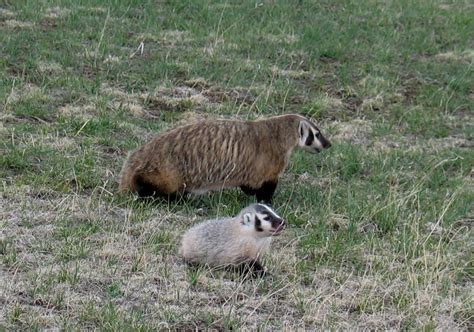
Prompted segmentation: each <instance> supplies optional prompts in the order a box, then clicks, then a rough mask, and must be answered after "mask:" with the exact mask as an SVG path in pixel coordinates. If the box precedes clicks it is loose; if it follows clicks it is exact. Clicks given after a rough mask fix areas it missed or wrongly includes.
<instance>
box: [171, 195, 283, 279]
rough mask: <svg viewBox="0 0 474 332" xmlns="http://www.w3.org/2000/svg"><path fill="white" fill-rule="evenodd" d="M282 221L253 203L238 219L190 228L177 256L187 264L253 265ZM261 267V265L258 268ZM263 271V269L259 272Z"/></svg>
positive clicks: (220, 220)
mask: <svg viewBox="0 0 474 332" xmlns="http://www.w3.org/2000/svg"><path fill="white" fill-rule="evenodd" d="M284 226H285V221H284V220H283V219H282V218H281V217H280V216H278V215H277V214H276V212H275V211H274V210H273V209H272V208H270V207H269V206H267V205H264V204H252V205H250V206H248V207H246V208H245V209H243V210H242V211H241V212H240V213H239V215H238V216H237V217H233V218H224V219H213V220H208V221H205V222H202V223H200V224H197V225H195V226H193V227H192V228H190V229H189V230H188V231H187V232H186V233H185V234H184V235H183V238H182V242H181V248H180V251H179V253H180V255H181V256H182V257H183V258H184V259H185V261H186V262H188V263H197V264H206V265H209V266H214V267H218V266H228V265H238V264H242V263H246V262H253V263H255V264H257V265H258V266H260V265H259V263H258V259H259V258H260V257H261V255H263V254H265V253H266V252H267V251H268V250H269V248H270V243H271V240H272V238H271V237H272V236H276V235H279V234H280V233H281V232H282V230H283V229H284ZM260 267H261V266H260ZM262 270H263V269H262Z"/></svg>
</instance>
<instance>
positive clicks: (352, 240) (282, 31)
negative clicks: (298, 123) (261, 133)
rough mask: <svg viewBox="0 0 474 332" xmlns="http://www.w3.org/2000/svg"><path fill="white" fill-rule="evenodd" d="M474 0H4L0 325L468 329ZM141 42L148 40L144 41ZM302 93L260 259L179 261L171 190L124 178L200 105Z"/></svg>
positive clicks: (239, 111) (200, 212)
mask: <svg viewBox="0 0 474 332" xmlns="http://www.w3.org/2000/svg"><path fill="white" fill-rule="evenodd" d="M473 18H474V7H473V6H472V4H471V3H470V2H469V1H428V0H422V1H417V2H413V1H367V2H364V1H362V2H361V1H295V2H287V1H273V2H268V1H264V2H257V3H256V2H238V1H227V2H223V3H221V2H213V1H205V2H202V1H187V2H180V1H168V2H160V1H158V2H157V1H135V0H128V1H125V0H124V1H98V0H96V1H87V0H81V1H70V0H55V1H53V0H45V1H8V0H7V1H3V2H2V3H1V4H0V72H2V73H3V74H2V75H0V118H1V122H0V179H1V180H0V191H1V192H0V229H1V231H0V262H1V265H0V304H1V305H0V308H1V309H0V328H5V329H45V328H53V329H57V328H61V329H74V330H75V329H95V328H97V329H104V330H115V329H134V330H135V329H138V330H156V329H166V328H169V329H196V328H197V329H231V328H232V329H235V328H239V327H241V328H247V329H255V328H260V329H268V328H270V329H283V328H286V329H296V328H300V329H348V328H362V329H442V330H451V329H472V328H473V323H472V322H473V317H474V310H473V306H474V302H473V300H472V298H473V296H472V278H473V269H472V261H473V256H472V250H473V247H472V243H473V233H472V225H471V224H472V220H473V210H472V202H473V201H474V194H473V181H472V176H473V174H472V169H473V165H474V154H473V153H472V147H473V139H474V138H473V132H474V131H473V125H474V122H473V120H472V119H473V118H472V110H473V108H474V103H473V91H472V86H474V75H473V66H472V65H473V52H474V50H473V48H472V45H473V39H472V31H473V30H474V19H473ZM141 46H143V48H141ZM288 112H305V113H308V114H310V115H312V116H313V117H314V118H315V119H316V120H317V122H318V124H319V126H320V128H321V130H322V131H323V132H324V133H325V134H326V136H327V137H328V138H329V139H330V140H331V142H332V143H333V146H332V148H331V149H329V150H327V151H325V152H324V153H322V154H319V155H308V154H305V153H303V152H296V153H294V154H293V156H292V158H291V161H290V164H289V167H288V169H287V170H286V172H285V173H284V175H283V176H282V178H281V179H280V184H279V186H278V189H277V192H276V197H275V201H274V206H275V208H276V209H277V210H278V212H279V213H280V214H281V215H283V216H284V217H285V218H286V219H287V220H288V222H289V224H290V227H289V228H288V229H287V230H286V231H285V232H284V234H283V235H282V236H281V237H280V238H278V239H276V241H275V242H274V246H273V250H272V252H271V253H270V255H268V257H266V258H265V261H264V263H265V264H264V265H265V266H266V267H267V269H268V270H269V272H270V273H271V275H272V276H271V278H268V279H266V280H254V281H242V280H240V279H239V278H236V276H235V275H233V274H232V273H227V272H223V271H214V270H209V269H197V270H192V269H188V268H187V267H186V266H185V265H184V264H183V263H182V261H181V260H180V258H179V256H178V254H177V249H178V246H179V241H180V236H181V235H182V233H183V232H184V230H185V229H187V228H188V227H190V226H191V225H193V224H195V223H197V222H199V221H201V220H204V219H207V218H214V217H216V216H230V215H235V214H236V213H238V211H240V209H241V208H242V207H244V206H245V205H247V204H249V203H251V202H252V199H251V198H248V197H246V196H244V195H243V194H242V193H241V192H240V191H239V190H236V189H232V190H226V191H223V192H215V193H210V194H207V195H204V196H199V197H197V196H196V197H190V198H188V199H187V200H186V201H184V202H181V203H179V204H173V203H167V202H143V201H139V200H136V199H135V198H134V197H129V196H126V195H122V194H118V193H117V177H118V174H119V172H120V169H121V166H122V164H123V162H124V160H125V159H126V156H127V153H128V152H129V151H131V150H133V149H135V148H137V147H138V146H140V145H141V144H143V143H144V142H146V141H147V140H149V139H150V138H151V137H153V135H155V134H156V133H159V132H162V131H164V130H166V129H168V128H171V127H172V126H173V125H176V124H178V123H184V122H185V121H187V120H189V119H190V118H196V117H198V118H199V117H215V116H225V117H239V118H250V119H254V118H257V117H262V116H268V115H274V114H281V113H288Z"/></svg>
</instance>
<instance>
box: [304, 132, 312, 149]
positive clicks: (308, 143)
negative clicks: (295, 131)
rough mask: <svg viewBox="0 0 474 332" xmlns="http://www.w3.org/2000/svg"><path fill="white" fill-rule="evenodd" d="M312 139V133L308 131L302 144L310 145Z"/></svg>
mask: <svg viewBox="0 0 474 332" xmlns="http://www.w3.org/2000/svg"><path fill="white" fill-rule="evenodd" d="M313 141H314V134H313V133H312V132H311V131H310V132H309V133H308V137H307V138H306V142H305V143H304V144H306V145H307V146H310V145H311V144H313Z"/></svg>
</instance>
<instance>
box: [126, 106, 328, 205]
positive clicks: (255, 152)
mask: <svg viewBox="0 0 474 332" xmlns="http://www.w3.org/2000/svg"><path fill="white" fill-rule="evenodd" d="M302 121H304V122H308V123H310V125H311V126H314V124H313V123H311V122H310V121H309V120H308V119H307V118H305V117H304V116H301V115H296V114H288V115H282V116H274V117H270V118H267V119H262V120H257V121H241V120H210V121H209V120H208V121H202V122H198V123H194V124H190V125H185V126H180V127H177V128H174V129H172V130H169V131H167V132H165V133H163V134H161V135H159V136H157V137H155V138H154V139H152V140H151V141H150V142H148V143H147V144H145V145H144V146H142V147H141V148H140V149H138V150H137V151H135V152H134V153H132V154H131V155H130V157H129V159H128V160H127V161H126V163H125V165H124V167H123V170H122V174H121V179H120V189H121V190H123V191H131V192H136V193H138V194H139V195H140V196H144V197H146V196H172V195H176V194H183V193H186V192H194V193H203V192H205V191H207V190H219V189H223V188H230V187H241V188H242V190H243V191H244V192H245V193H247V194H256V195H257V199H258V200H259V201H260V200H264V201H271V199H272V196H273V192H274V190H275V188H276V185H277V182H278V177H279V176H280V174H281V173H282V172H283V171H284V169H285V167H286V165H287V163H288V158H289V156H290V154H291V152H292V151H293V148H295V147H296V146H297V145H298V142H299V135H300V134H299V132H298V131H299V130H298V128H299V125H300V122H302ZM314 128H316V127H315V126H314ZM316 129H317V128H316ZM321 137H322V135H321ZM322 138H323V140H324V141H323V140H321V139H320V140H319V141H322V146H323V148H326V147H329V146H330V143H329V142H328V141H326V140H325V139H324V137H322ZM315 140H316V139H315ZM318 152H319V150H318Z"/></svg>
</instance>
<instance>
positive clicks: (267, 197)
mask: <svg viewBox="0 0 474 332" xmlns="http://www.w3.org/2000/svg"><path fill="white" fill-rule="evenodd" d="M277 185H278V180H274V181H267V182H264V183H263V184H262V186H261V187H260V188H258V189H257V190H256V195H257V202H265V203H270V204H271V203H272V199H273V194H274V193H275V189H276V187H277Z"/></svg>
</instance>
